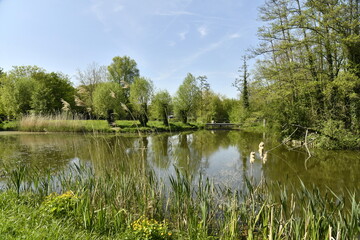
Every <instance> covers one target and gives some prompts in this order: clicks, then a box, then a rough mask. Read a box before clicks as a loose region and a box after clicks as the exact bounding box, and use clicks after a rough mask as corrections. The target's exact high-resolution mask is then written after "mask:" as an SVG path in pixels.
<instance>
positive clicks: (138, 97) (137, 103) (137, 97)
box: [130, 77, 153, 126]
mask: <svg viewBox="0 0 360 240" xmlns="http://www.w3.org/2000/svg"><path fill="white" fill-rule="evenodd" d="M152 93H153V84H152V82H151V81H150V80H148V79H146V78H144V77H136V78H135V80H134V82H133V84H132V85H131V88H130V103H131V106H132V109H133V111H134V115H135V116H136V118H137V119H138V120H139V121H140V124H141V125H142V126H146V125H147V122H148V120H149V119H148V106H149V103H150V100H151V97H152Z"/></svg>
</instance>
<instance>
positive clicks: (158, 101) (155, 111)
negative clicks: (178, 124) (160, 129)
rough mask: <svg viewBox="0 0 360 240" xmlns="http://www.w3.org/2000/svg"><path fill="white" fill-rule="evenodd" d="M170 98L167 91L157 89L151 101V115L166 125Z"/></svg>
mask: <svg viewBox="0 0 360 240" xmlns="http://www.w3.org/2000/svg"><path fill="white" fill-rule="evenodd" d="M172 107H173V106H172V99H171V96H170V94H169V92H168V91H166V90H164V91H159V92H157V93H156V94H155V96H154V98H153V100H152V102H151V116H152V117H153V118H155V119H162V120H163V123H164V125H168V124H169V121H168V116H169V115H170V113H171V111H172Z"/></svg>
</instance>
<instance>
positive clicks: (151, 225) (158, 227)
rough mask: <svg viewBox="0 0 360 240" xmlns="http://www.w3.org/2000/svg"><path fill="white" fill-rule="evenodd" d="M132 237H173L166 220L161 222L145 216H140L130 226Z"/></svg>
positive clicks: (158, 239) (148, 238)
mask: <svg viewBox="0 0 360 240" xmlns="http://www.w3.org/2000/svg"><path fill="white" fill-rule="evenodd" d="M130 230H131V233H132V235H133V236H132V238H131V239H139V240H140V239H141V240H143V239H147V240H150V239H151V240H152V239H154V240H163V239H164V240H165V239H172V233H171V232H170V231H168V228H167V224H166V223H165V222H163V223H159V222H158V221H156V220H154V219H148V218H146V217H145V216H142V217H140V218H139V219H138V220H136V221H134V222H133V223H132V224H131V227H130Z"/></svg>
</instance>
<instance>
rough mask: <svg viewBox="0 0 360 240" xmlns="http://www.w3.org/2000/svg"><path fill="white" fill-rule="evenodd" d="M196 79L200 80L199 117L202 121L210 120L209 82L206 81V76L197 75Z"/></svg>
mask: <svg viewBox="0 0 360 240" xmlns="http://www.w3.org/2000/svg"><path fill="white" fill-rule="evenodd" d="M197 80H198V81H199V82H200V103H199V117H200V121H202V122H209V121H211V114H210V101H211V91H210V84H209V83H208V82H207V77H206V76H199V77H197Z"/></svg>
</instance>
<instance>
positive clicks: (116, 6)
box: [114, 4, 124, 12]
mask: <svg viewBox="0 0 360 240" xmlns="http://www.w3.org/2000/svg"><path fill="white" fill-rule="evenodd" d="M123 9H124V6H123V5H121V4H118V5H115V6H114V12H120V11H122V10H123Z"/></svg>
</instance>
